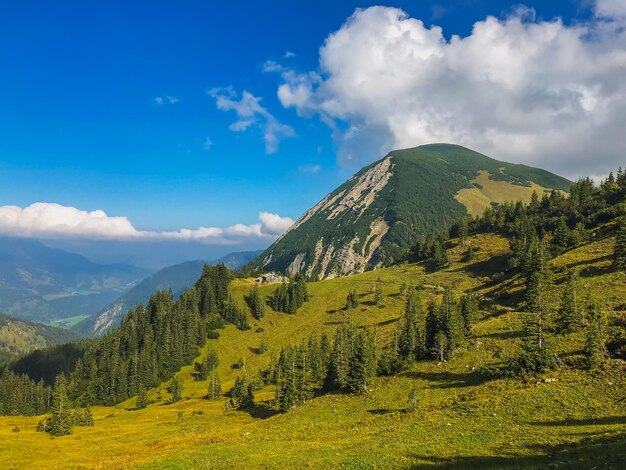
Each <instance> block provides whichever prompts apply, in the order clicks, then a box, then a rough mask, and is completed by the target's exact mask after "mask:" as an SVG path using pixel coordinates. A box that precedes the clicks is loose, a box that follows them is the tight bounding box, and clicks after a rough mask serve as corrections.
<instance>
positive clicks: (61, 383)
mask: <svg viewBox="0 0 626 470" xmlns="http://www.w3.org/2000/svg"><path fill="white" fill-rule="evenodd" d="M51 411H52V415H51V416H50V417H49V418H48V419H47V428H48V432H49V433H50V434H52V435H53V436H65V435H66V434H72V427H73V425H74V422H73V418H72V413H71V404H70V400H69V398H68V396H67V382H66V380H65V376H64V375H62V374H61V375H59V376H58V377H57V380H56V384H55V387H54V394H53V396H52V410H51Z"/></svg>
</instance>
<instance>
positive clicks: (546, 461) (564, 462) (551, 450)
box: [410, 434, 626, 469]
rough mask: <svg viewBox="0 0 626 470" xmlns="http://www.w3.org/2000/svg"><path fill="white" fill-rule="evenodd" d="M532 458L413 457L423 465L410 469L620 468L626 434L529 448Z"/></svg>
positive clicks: (518, 456) (625, 448)
mask: <svg viewBox="0 0 626 470" xmlns="http://www.w3.org/2000/svg"><path fill="white" fill-rule="evenodd" d="M527 449H528V451H529V453H530V454H531V455H498V456H469V457H457V458H441V457H433V456H423V455H418V454H411V455H410V457H412V458H414V459H417V460H420V461H422V462H425V463H422V464H416V465H413V466H412V467H411V468H447V469H500V468H502V469H545V468H563V469H591V468H596V469H600V468H603V469H619V468H624V462H626V434H620V435H618V436H615V437H612V438H601V439H595V438H584V439H581V440H580V442H576V443H572V444H562V445H552V446H551V445H535V446H529V447H528V448H527Z"/></svg>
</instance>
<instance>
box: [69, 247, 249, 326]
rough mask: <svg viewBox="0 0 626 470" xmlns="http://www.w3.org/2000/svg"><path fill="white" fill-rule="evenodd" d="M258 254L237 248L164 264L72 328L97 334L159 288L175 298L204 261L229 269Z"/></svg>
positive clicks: (144, 300) (199, 270)
mask: <svg viewBox="0 0 626 470" xmlns="http://www.w3.org/2000/svg"><path fill="white" fill-rule="evenodd" d="M258 254H259V252H258V251H240V252H234V253H229V254H227V255H225V256H223V257H222V258H220V259H218V260H216V261H213V262H208V261H202V260H196V261H188V262H185V263H180V264H176V265H174V266H168V267H166V268H163V269H161V270H159V271H158V272H156V273H155V274H153V275H152V276H150V277H147V278H146V279H144V280H143V281H141V282H140V283H139V284H137V285H136V286H134V287H133V288H131V289H130V290H129V291H128V292H125V293H124V294H123V295H121V296H120V297H118V298H117V299H116V300H115V301H113V302H112V303H111V304H110V305H108V306H107V307H105V308H104V309H102V310H101V311H100V312H98V313H96V314H94V315H91V316H89V317H87V318H85V319H84V320H83V321H81V322H80V323H78V324H77V325H75V326H74V328H73V331H75V332H76V333H78V334H80V335H82V336H100V335H102V334H104V333H106V332H107V331H108V330H109V329H111V328H112V327H114V326H117V325H119V322H120V320H121V318H123V317H124V315H126V313H127V312H128V309H129V308H132V307H134V306H135V305H137V304H140V303H144V304H145V303H147V302H148V299H149V298H150V296H151V295H152V294H153V293H155V292H156V291H158V290H167V289H171V290H172V292H173V294H174V298H178V296H179V295H180V294H181V292H182V291H183V290H185V289H187V288H189V287H191V286H192V285H193V284H194V282H196V280H197V279H198V278H199V277H200V273H201V272H202V267H203V266H204V265H205V264H217V263H223V264H224V265H225V266H226V267H227V268H229V269H238V268H240V267H241V266H243V265H244V264H246V263H248V262H249V261H251V260H252V259H253V258H254V257H256V256H258Z"/></svg>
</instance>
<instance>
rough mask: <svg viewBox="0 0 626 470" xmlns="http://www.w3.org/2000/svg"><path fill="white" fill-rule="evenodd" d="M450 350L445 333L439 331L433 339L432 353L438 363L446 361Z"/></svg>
mask: <svg viewBox="0 0 626 470" xmlns="http://www.w3.org/2000/svg"><path fill="white" fill-rule="evenodd" d="M447 350H448V337H447V336H446V334H445V333H444V332H443V331H437V332H436V333H435V336H434V338H433V346H432V352H433V355H434V356H435V358H436V359H437V360H438V361H445V359H446V351H447Z"/></svg>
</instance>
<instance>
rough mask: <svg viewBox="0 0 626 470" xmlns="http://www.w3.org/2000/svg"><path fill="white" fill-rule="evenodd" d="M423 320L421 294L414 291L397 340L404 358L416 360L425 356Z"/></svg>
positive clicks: (405, 308) (406, 305)
mask: <svg viewBox="0 0 626 470" xmlns="http://www.w3.org/2000/svg"><path fill="white" fill-rule="evenodd" d="M423 319H424V315H423V312H422V303H421V298H420V296H419V293H418V292H417V291H416V290H415V289H412V290H411V291H410V293H409V295H408V296H407V299H406V303H405V306H404V318H403V320H402V324H401V325H400V331H399V333H398V339H397V350H398V353H399V354H400V355H401V356H402V357H404V358H407V359H410V360H415V359H418V358H420V357H422V356H423V355H424V352H425V351H424V350H425V344H424V341H425V338H424V328H423ZM394 347H396V345H395V344H394Z"/></svg>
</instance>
